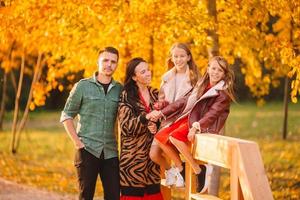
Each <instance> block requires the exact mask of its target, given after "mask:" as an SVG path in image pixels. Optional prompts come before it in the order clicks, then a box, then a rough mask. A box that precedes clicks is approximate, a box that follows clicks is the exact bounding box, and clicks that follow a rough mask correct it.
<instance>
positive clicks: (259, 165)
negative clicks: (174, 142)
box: [163, 134, 273, 200]
mask: <svg viewBox="0 0 300 200" xmlns="http://www.w3.org/2000/svg"><path fill="white" fill-rule="evenodd" d="M192 153H193V156H194V158H195V159H196V160H198V161H199V162H207V163H211V164H214V165H217V166H220V167H223V168H226V169H229V170H230V199H231V200H273V196H272V191H271V189H270V186H269V183H268V179H267V176H266V173H265V170H264V165H263V161H262V158H261V155H260V151H259V147H258V145H257V143H255V142H252V141H248V140H242V139H237V138H232V137H227V136H221V135H215V134H197V135H196V139H195V142H194V144H193V148H192ZM185 176H186V186H185V199H186V200H190V199H198V200H200V199H201V200H202V199H203V200H204V199H207V200H209V199H214V200H218V199H219V198H218V197H214V196H211V195H207V194H202V195H200V194H197V193H195V186H194V185H195V184H192V169H191V167H190V166H189V165H186V174H185ZM163 193H164V197H165V200H169V199H171V197H170V195H169V194H168V193H170V191H168V189H166V188H164V190H163Z"/></svg>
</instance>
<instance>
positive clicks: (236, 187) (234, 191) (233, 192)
mask: <svg viewBox="0 0 300 200" xmlns="http://www.w3.org/2000/svg"><path fill="white" fill-rule="evenodd" d="M238 156H239V154H238V152H237V146H236V145H232V146H231V167H230V168H231V169H230V199H231V200H243V199H244V198H243V194H242V190H241V187H240V182H239V166H238V165H239V157H238Z"/></svg>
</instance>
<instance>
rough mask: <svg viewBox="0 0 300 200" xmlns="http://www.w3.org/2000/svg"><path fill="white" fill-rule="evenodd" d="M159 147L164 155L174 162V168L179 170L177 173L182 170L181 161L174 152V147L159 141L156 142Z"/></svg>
mask: <svg viewBox="0 0 300 200" xmlns="http://www.w3.org/2000/svg"><path fill="white" fill-rule="evenodd" d="M156 142H157V143H158V145H159V147H160V148H161V149H162V150H163V151H164V152H165V154H166V155H167V156H168V157H170V158H171V160H172V161H173V162H174V164H175V166H176V167H177V168H178V169H179V171H182V170H183V166H182V161H181V159H180V156H179V154H178V152H177V151H176V150H175V147H174V146H172V145H169V144H163V143H161V142H160V141H158V140H156Z"/></svg>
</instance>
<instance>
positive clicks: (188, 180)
mask: <svg viewBox="0 0 300 200" xmlns="http://www.w3.org/2000/svg"><path fill="white" fill-rule="evenodd" d="M192 173H193V170H192V167H191V165H189V164H188V162H186V163H185V200H190V199H191V193H192V187H193V185H192Z"/></svg>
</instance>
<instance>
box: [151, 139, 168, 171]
mask: <svg viewBox="0 0 300 200" xmlns="http://www.w3.org/2000/svg"><path fill="white" fill-rule="evenodd" d="M153 143H155V144H152V146H151V148H150V153H149V155H150V159H151V160H152V161H153V162H155V163H156V164H158V165H159V166H160V167H162V168H163V169H170V168H171V165H170V163H169V162H168V161H167V160H166V158H165V157H164V156H163V151H162V149H161V148H160V147H159V145H158V144H157V142H156V141H155V140H154V141H153Z"/></svg>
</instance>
